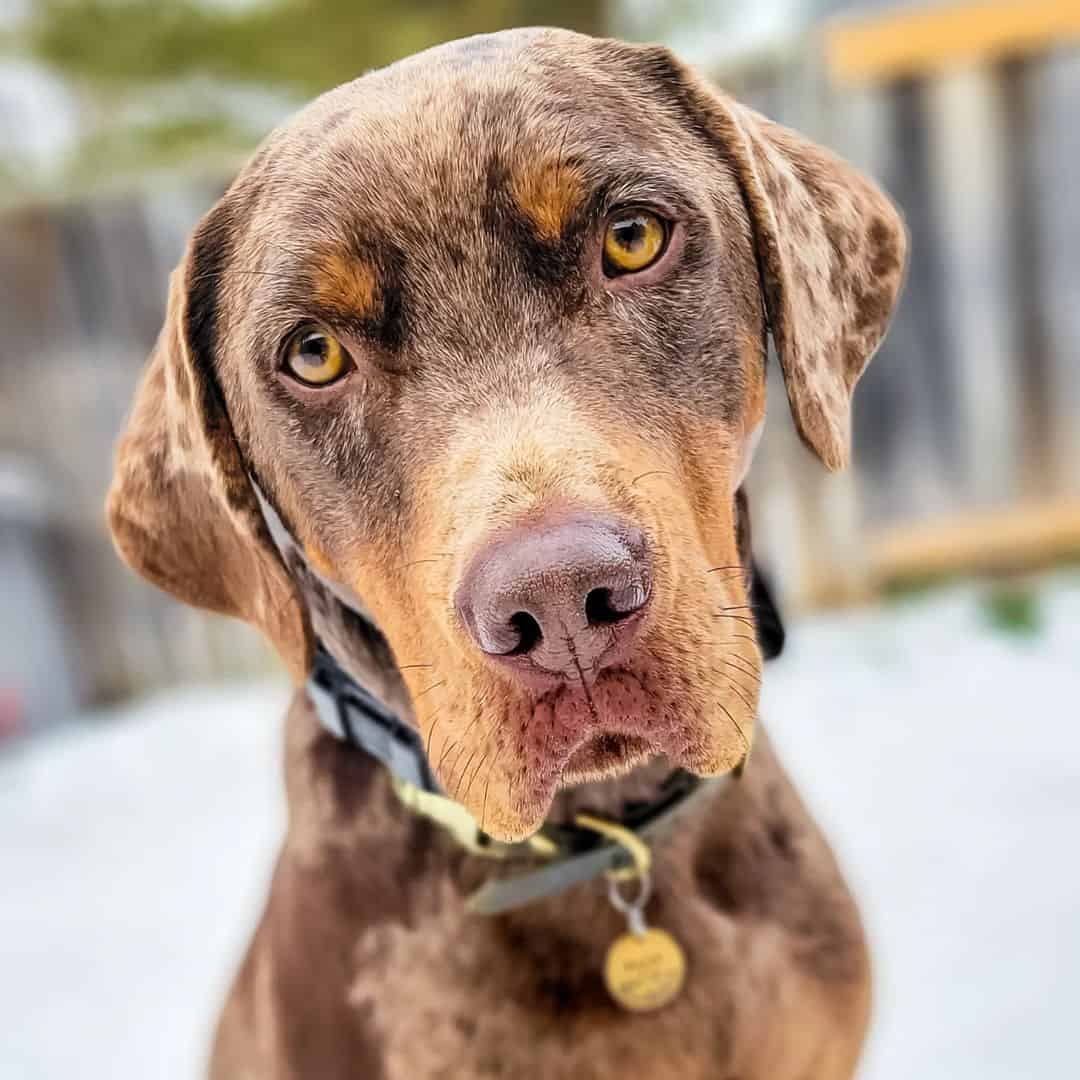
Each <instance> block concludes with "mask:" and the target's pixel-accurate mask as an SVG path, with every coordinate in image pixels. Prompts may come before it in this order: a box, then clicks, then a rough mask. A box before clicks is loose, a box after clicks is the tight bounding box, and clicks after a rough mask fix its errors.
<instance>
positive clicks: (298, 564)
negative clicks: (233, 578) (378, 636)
mask: <svg viewBox="0 0 1080 1080" xmlns="http://www.w3.org/2000/svg"><path fill="white" fill-rule="evenodd" d="M248 479H249V480H250V481H251V487H252V490H253V491H254V492H255V499H256V501H257V502H258V504H259V509H260V510H261V511H262V516H263V520H264V521H265V522H266V528H267V531H268V532H269V533H270V538H271V539H272V540H273V541H274V546H275V547H276V548H277V549H278V553H279V554H280V555H281V560H282V562H283V563H284V564H285V569H286V570H287V571H288V572H289V574H290V575H291V576H294V577H295V575H296V573H297V569H298V568H303V571H304V572H305V573H308V574H310V575H311V576H312V577H313V578H314V579H315V580H316V581H318V582H319V584H321V585H323V586H324V587H325V588H326V589H327V590H329V592H330V593H331V594H332V595H333V596H334V598H335V599H336V600H337V601H338V603H339V604H341V605H342V606H343V607H345V608H348V610H349V611H351V612H352V613H353V614H354V615H355V616H356V617H357V618H358V619H361V620H362V621H363V622H365V623H367V624H368V625H369V626H370V627H371V628H372V629H373V630H374V629H375V624H374V622H373V621H372V618H371V615H370V614H369V613H368V611H367V608H365V606H364V603H363V601H362V600H361V599H360V597H359V596H357V595H356V593H355V592H353V590H352V589H350V588H349V587H348V586H347V585H344V584H343V583H341V582H339V581H334V580H332V579H331V578H328V577H327V576H326V575H325V574H321V573H320V572H319V571H318V570H317V569H316V568H315V567H314V566H312V565H311V563H310V562H309V561H308V558H307V555H306V554H305V553H304V549H303V548H302V547H301V546H300V544H298V543H297V541H296V538H295V537H294V536H293V534H292V533H291V532H290V531H289V529H288V527H287V526H286V525H285V522H284V521H282V520H281V515H280V514H279V513H278V512H277V510H275V509H274V506H273V504H272V503H271V502H270V500H269V499H268V498H267V497H266V495H265V493H264V492H263V490H262V488H261V487H260V486H259V484H258V482H257V481H256V480H255V477H254V476H252V475H251V474H250V473H249V474H248ZM307 691H308V696H309V697H310V698H311V702H312V704H313V705H314V706H315V712H316V715H317V716H318V717H319V721H320V723H321V724H322V726H323V727H324V728H325V729H326V730H327V731H328V732H330V734H331V735H333V736H334V738H336V739H338V740H340V741H341V742H345V743H348V744H349V745H350V746H355V747H357V748H358V749H360V750H363V751H364V752H365V753H367V754H370V755H371V756H372V757H373V758H376V759H377V760H378V761H381V762H382V763H383V765H385V766H386V767H387V768H388V769H389V770H390V772H391V774H392V775H394V776H395V777H398V778H400V779H401V780H403V781H404V782H405V783H407V784H411V785H412V786H413V787H415V788H417V789H419V790H420V791H424V792H428V793H430V794H433V795H442V793H443V792H442V789H441V788H440V787H439V784H438V782H437V781H436V779H435V774H434V773H433V772H432V770H431V765H430V763H429V762H428V759H427V755H426V754H425V753H424V747H423V745H422V743H421V741H420V733H419V732H418V731H417V730H416V728H414V727H413V726H412V725H411V724H407V723H406V722H405V721H403V720H402V719H401V717H399V716H398V715H397V713H395V712H394V711H393V710H392V709H389V708H388V707H387V706H386V705H384V704H383V703H382V702H381V701H380V700H379V699H378V698H377V697H375V695H374V694H372V693H371V691H370V690H368V689H367V688H366V687H363V686H361V685H360V684H359V683H358V682H357V681H356V680H355V679H354V678H353V677H352V676H351V675H349V674H348V672H346V671H345V670H344V669H343V668H342V666H341V665H340V664H339V663H338V662H337V660H335V659H334V657H333V656H332V655H331V654H330V652H329V651H328V650H327V648H326V646H325V645H323V643H322V642H321V641H319V642H316V646H315V661H314V664H313V665H312V669H311V674H310V675H309V676H308V680H307Z"/></svg>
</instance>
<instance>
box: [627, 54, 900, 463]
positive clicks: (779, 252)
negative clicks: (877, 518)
mask: <svg viewBox="0 0 1080 1080" xmlns="http://www.w3.org/2000/svg"><path fill="white" fill-rule="evenodd" d="M639 58H640V60H641V61H643V62H644V65H645V69H646V72H647V77H648V79H649V80H650V82H652V84H653V85H654V86H655V87H656V88H657V89H658V91H659V92H660V94H661V95H662V97H663V98H666V99H668V100H669V101H670V99H671V98H672V97H674V98H675V104H676V105H677V108H678V110H679V112H680V113H681V114H682V115H683V116H684V117H685V118H686V120H687V122H688V124H689V125H690V127H691V128H692V130H693V131H694V132H695V133H697V134H699V135H704V136H705V137H706V138H707V139H708V140H709V142H710V143H711V144H712V145H713V147H714V148H715V149H716V151H717V152H718V155H719V157H720V159H721V161H722V162H723V163H724V164H725V165H726V166H727V167H728V168H730V169H731V170H732V172H733V173H734V175H735V179H736V181H737V182H738V184H739V187H740V189H741V192H742V197H743V201H744V203H745V207H746V212H747V213H748V215H749V218H750V225H751V228H752V230H753V237H754V243H755V247H756V254H757V260H758V267H759V272H760V276H761V285H762V291H763V294H764V301H765V309H766V312H767V314H768V318H769V323H770V326H771V329H772V333H773V338H774V341H775V343H776V351H777V355H778V356H779V358H780V364H781V366H782V368H783V372H784V382H785V384H786V386H787V392H788V400H789V402H790V404H791V409H792V413H793V414H794V418H795V425H796V427H797V428H798V430H799V434H800V435H801V436H802V439H803V441H804V442H805V443H806V444H807V445H808V446H809V447H810V448H811V449H812V450H813V451H814V452H815V453H816V454H817V455H818V457H819V458H821V460H822V461H823V462H824V464H825V465H826V467H827V468H829V469H840V468H843V466H844V465H846V464H847V459H848V455H849V451H850V444H851V395H852V392H853V391H854V389H855V383H856V382H857V381H858V379H859V376H860V375H861V374H862V373H863V370H864V369H865V367H866V365H867V364H868V363H869V361H870V358H871V357H872V356H873V355H874V353H875V351H876V350H877V347H878V345H879V344H880V343H881V340H882V338H883V337H884V336H885V331H886V329H887V328H888V325H889V320H890V319H891V317H892V313H893V310H894V308H895V306H896V301H897V298H898V296H899V293H900V288H901V285H902V283H903V277H904V269H905V264H906V258H907V232H906V230H905V228H904V224H903V220H902V219H901V217H900V214H899V212H898V211H897V209H896V207H895V206H894V205H893V204H892V202H891V201H890V200H889V198H888V197H887V196H886V195H885V194H884V193H883V192H882V191H881V190H880V189H879V188H878V187H877V186H876V185H875V184H874V183H873V182H872V181H871V180H869V179H868V178H867V177H865V176H863V175H862V174H861V173H860V172H858V171H857V170H856V169H854V168H853V167H852V166H850V165H848V164H847V163H846V162H844V161H842V160H841V159H840V158H838V157H836V156H835V155H834V154H831V153H830V152H829V151H828V150H825V149H823V148H822V147H820V146H816V145H815V144H814V143H811V142H809V141H808V140H806V139H804V138H803V137H802V136H800V135H798V134H796V133H795V132H794V131H790V130H789V129H787V128H784V127H781V126H780V125H779V124H774V123H772V122H771V121H769V120H767V119H766V118H765V117H763V116H761V115H760V114H759V113H756V112H754V111H753V110H752V109H748V108H746V107H745V106H743V105H740V104H738V103H737V102H736V101H734V100H732V99H731V98H729V97H726V96H725V95H723V94H720V93H717V92H716V91H714V90H713V89H712V88H711V87H709V86H708V85H707V84H706V83H705V82H704V80H702V79H701V78H700V77H699V76H698V75H696V74H695V73H694V72H693V71H692V70H691V69H689V68H687V67H686V66H685V65H683V64H682V63H681V62H680V61H679V60H677V59H676V58H675V57H674V56H672V55H671V53H669V52H668V51H667V50H666V49H663V48H657V47H647V48H644V49H640V50H639Z"/></svg>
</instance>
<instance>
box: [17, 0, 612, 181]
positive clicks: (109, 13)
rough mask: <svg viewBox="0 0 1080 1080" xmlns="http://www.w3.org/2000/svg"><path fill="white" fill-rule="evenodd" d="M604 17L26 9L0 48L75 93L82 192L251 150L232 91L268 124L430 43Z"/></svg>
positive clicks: (378, 8)
mask: <svg viewBox="0 0 1080 1080" xmlns="http://www.w3.org/2000/svg"><path fill="white" fill-rule="evenodd" d="M605 13H606V12H605V0H586V2H583V3H570V2H566V0H554V2H541V0H453V2H450V3H438V2H434V0H394V2H393V3H387V2H386V0H381V2H375V0H247V2H237V0H231V2H228V3H223V2H217V3H215V2H213V0H36V3H35V4H34V5H33V7H32V13H31V15H30V16H29V18H28V20H27V22H26V23H25V25H24V26H23V28H22V30H21V32H20V35H19V38H18V40H16V41H14V42H13V41H11V40H9V41H7V42H6V43H0V48H4V49H5V50H9V49H11V48H12V47H14V48H16V49H18V50H19V51H21V52H25V53H28V54H29V55H31V56H33V57H35V58H36V59H38V60H39V61H42V62H43V63H45V64H46V65H48V66H49V67H50V68H52V69H53V70H54V71H56V72H58V73H60V74H61V75H62V76H64V77H65V78H66V79H67V80H68V82H69V83H70V84H72V85H74V86H75V87H77V88H78V89H79V90H80V91H81V93H82V95H83V97H84V99H85V100H86V101H87V102H88V104H89V105H90V106H91V108H90V110H89V115H90V116H91V117H92V119H91V120H88V123H87V126H86V130H85V131H84V133H83V138H82V140H81V142H80V144H79V145H78V146H76V147H75V148H73V151H72V154H71V160H70V162H69V166H68V169H67V176H66V177H65V178H64V182H65V183H66V184H70V183H72V182H75V183H77V184H86V183H89V184H94V183H95V182H97V181H98V180H100V179H103V178H105V177H109V178H112V179H115V177H116V175H117V174H121V175H122V174H124V173H130V172H134V171H138V170H139V169H141V168H145V167H147V166H152V167H159V166H161V165H169V164H177V163H182V162H183V161H184V160H185V158H188V157H197V158H200V159H206V158H207V157H208V156H209V157H213V154H214V152H215V151H216V152H217V153H218V154H219V155H226V154H228V155H230V156H231V155H232V154H233V152H234V151H236V150H237V149H243V148H246V147H250V146H252V145H253V144H254V143H255V142H256V141H257V140H258V138H260V137H261V136H262V135H263V134H264V131H263V130H262V127H265V126H266V116H267V115H268V113H267V111H266V110H264V111H263V113H262V115H260V116H259V117H258V118H256V119H252V117H251V116H249V115H247V113H246V112H245V110H244V108H243V106H242V105H241V106H240V108H239V110H238V108H237V104H236V96H235V95H236V91H237V89H238V88H254V89H257V90H265V91H267V92H268V93H267V95H266V96H267V100H268V101H269V102H270V113H271V114H272V112H273V109H274V106H273V103H274V102H278V103H280V104H281V106H282V107H287V106H288V103H289V102H293V103H295V104H299V103H301V102H303V101H305V100H307V99H308V98H311V97H313V96H314V95H316V94H317V93H319V92H321V91H323V90H326V89H329V88H330V87H332V86H336V85H338V84H339V83H342V82H347V81H348V80H350V79H353V78H355V77H357V76H358V75H361V74H363V72H364V71H367V70H370V69H371V68H375V67H380V66H382V65H384V64H387V63H390V62H392V61H393V60H396V59H398V58H400V57H402V56H407V55H409V54H410V53H413V52H416V51H418V50H420V49H424V48H427V47H428V46H430V45H434V44H437V43H438V42H440V41H446V40H449V39H452V38H455V37H463V36H466V35H469V34H475V33H482V32H487V31H492V30H499V29H503V28H506V27H510V26H522V25H533V24H541V25H561V26H567V27H571V28H574V29H578V30H582V31H585V32H588V33H601V32H603V28H604V24H605V18H604V16H605ZM230 95H231V96H230ZM238 113H239V115H238ZM5 185H6V181H5V179H4V177H3V176H2V175H0V188H3V187H4V186H5Z"/></svg>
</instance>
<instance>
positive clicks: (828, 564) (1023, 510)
mask: <svg viewBox="0 0 1080 1080" xmlns="http://www.w3.org/2000/svg"><path fill="white" fill-rule="evenodd" d="M1078 40H1080V3H1078V2H1076V0H1069V2H1064V0H1022V2H998V3H964V4H948V3H946V4H939V5H938V6H936V7H933V8H930V7H927V8H919V9H915V10H907V9H905V10H902V11H899V12H894V13H887V14H883V15H876V16H874V17H871V18H863V19H857V20H850V19H848V20H843V21H836V22H832V23H829V24H826V26H825V27H824V28H823V29H819V30H818V31H816V32H815V33H813V34H811V35H809V36H808V37H807V38H805V39H802V40H800V42H799V43H798V47H796V48H793V49H791V50H789V51H786V52H784V53H783V54H780V55H773V56H771V57H769V58H766V59H765V60H764V61H763V62H762V63H759V64H753V63H750V64H748V65H746V66H745V67H743V68H741V69H739V70H738V71H733V72H732V71H729V72H717V77H718V79H719V80H720V81H721V82H724V83H726V84H728V85H732V84H733V89H735V90H736V92H740V91H741V92H742V93H743V95H744V96H747V97H749V98H750V99H752V100H755V101H756V102H757V103H758V104H759V105H760V106H761V107H762V108H763V109H764V110H765V111H767V112H770V113H771V114H772V115H774V116H776V117H777V118H778V119H781V120H783V121H785V122H788V123H790V124H792V125H793V126H796V127H799V128H801V129H802V130H804V131H806V132H808V133H810V134H812V135H814V136H815V137H817V138H819V139H820V140H821V141H822V142H825V143H827V144H830V145H832V146H834V147H835V148H837V149H838V150H839V151H840V152H841V153H843V154H844V155H845V156H847V157H848V158H849V159H851V160H852V161H854V162H856V163H857V164H859V165H861V166H862V167H864V168H865V169H867V170H868V171H869V172H870V173H872V174H873V175H875V176H877V177H879V178H880V179H881V180H882V181H883V182H884V183H885V185H886V187H887V188H888V189H889V190H890V191H891V192H892V193H893V195H894V196H895V197H896V198H897V200H898V201H899V203H900V204H901V206H902V207H903V209H904V212H905V216H906V218H907V222H908V226H909V229H910V232H911V238H912V262H911V270H910V276H909V280H908V284H907V288H906V292H905V295H904V297H903V300H902V303H901V307H900V309H899V311H898V313H897V317H896V320H895V322H894V324H893V327H892V330H891V333H890V335H889V338H888V340H887V342H886V344H885V345H884V347H883V348H882V350H881V352H880V353H879V355H878V356H877V358H876V359H875V360H874V362H873V364H872V365H871V367H870V369H869V371H868V373H867V375H866V376H865V377H864V379H863V381H862V382H861V383H860V386H859V389H858V391H857V394H856V411H855V444H856V451H855V458H856V462H857V466H856V468H855V470H853V471H852V472H850V473H848V474H846V475H845V476H843V477H839V478H832V479H828V480H825V479H822V478H819V476H818V475H817V473H816V472H815V471H814V469H813V467H812V466H811V465H810V464H809V463H808V462H807V461H806V459H805V457H804V455H802V454H801V452H799V450H798V449H797V448H796V446H795V441H794V439H793V437H792V435H791V432H790V430H789V429H788V428H787V425H786V424H784V423H783V421H782V420H780V417H779V416H778V415H777V414H779V413H781V412H782V410H781V409H779V408H774V409H773V410H772V418H773V419H776V420H779V421H780V422H779V423H777V424H776V425H775V426H774V429H773V431H772V432H771V433H770V434H771V436H772V437H771V438H767V442H766V448H765V449H766V452H765V460H764V461H763V462H762V468H761V469H759V470H758V475H757V480H758V483H759V487H760V488H761V489H762V490H761V493H760V498H759V502H763V503H765V504H766V507H767V508H769V509H768V510H767V512H768V513H769V514H771V515H772V517H773V518H774V519H776V520H777V522H778V523H780V524H782V526H783V527H777V528H772V529H769V528H766V529H764V530H761V529H759V530H758V533H759V535H760V534H761V533H762V532H764V534H765V539H766V541H768V538H769V537H772V538H773V540H772V543H773V544H774V545H775V550H774V552H773V560H772V561H773V562H774V563H775V565H776V566H777V568H778V572H779V573H780V574H781V577H782V578H786V582H785V584H786V589H785V591H786V593H787V595H788V597H789V600H791V601H793V602H795V603H802V604H813V603H819V602H823V601H828V600H832V599H844V598H850V597H852V596H860V595H865V594H866V593H867V591H873V590H874V589H875V588H876V587H878V586H880V585H881V584H883V583H887V582H889V581H891V580H895V579H898V578H899V579H903V578H910V577H916V576H921V575H922V574H923V573H931V572H932V573H946V572H958V571H966V570H969V569H988V568H994V569H1010V568H1020V567H1023V566H1026V565H1031V564H1033V563H1035V562H1039V561H1045V560H1047V559H1051V558H1058V557H1061V556H1063V555H1071V554H1076V553H1078V552H1080V304H1078V303H1077V298H1078V297H1080V199H1077V197H1076V193H1077V192H1080V125H1077V123H1076V116H1077V111H1078V108H1080V49H1078V48H1077V44H1076V43H1077V41H1078ZM781 393H782V392H781V391H780V390H779V388H777V392H776V393H774V400H775V401H777V402H779V401H780V400H782V397H781ZM777 429H779V430H777ZM770 504H771V508H770Z"/></svg>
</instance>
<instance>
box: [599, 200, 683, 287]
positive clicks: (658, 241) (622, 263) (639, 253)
mask: <svg viewBox="0 0 1080 1080" xmlns="http://www.w3.org/2000/svg"><path fill="white" fill-rule="evenodd" d="M667 238H668V229H667V224H666V223H665V222H664V221H663V220H662V219H661V218H658V217H657V216H656V215H655V214H652V213H650V212H649V211H648V210H627V211H624V212H622V213H619V214H616V215H615V216H614V217H613V218H612V219H611V220H610V221H609V222H608V224H607V228H606V229H605V231H604V271H605V273H607V275H608V276H609V277H617V276H618V275H619V274H633V273H636V272H637V271H638V270H644V269H645V268H646V267H647V266H651V265H652V264H653V263H654V262H656V260H657V259H659V258H660V256H661V255H662V254H663V253H664V248H665V247H666V245H667Z"/></svg>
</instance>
